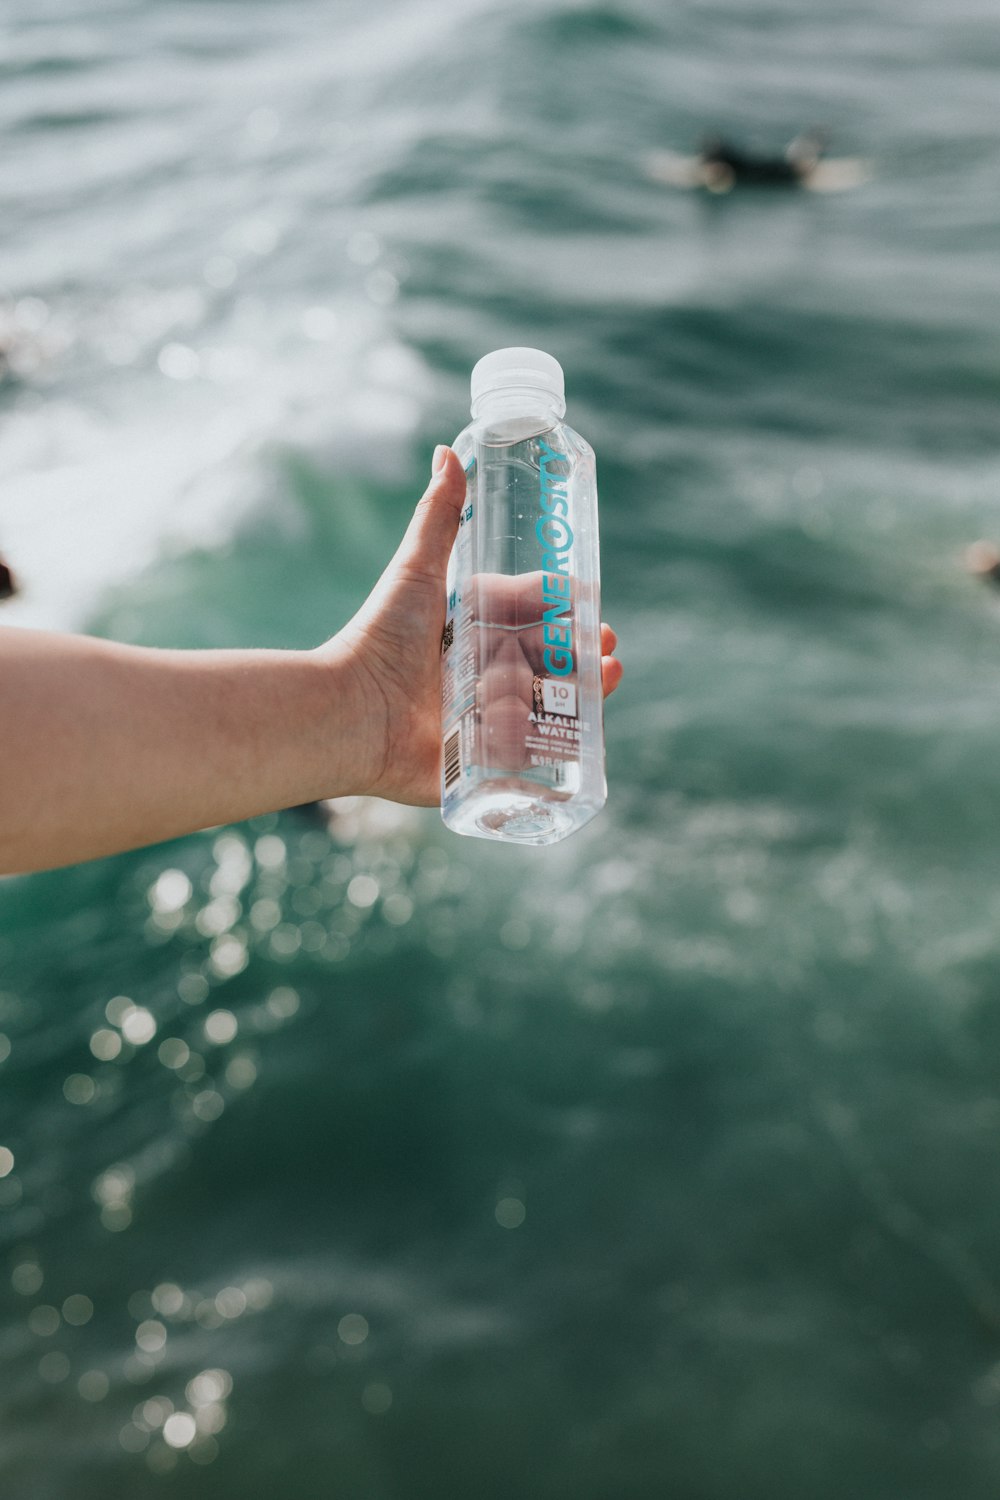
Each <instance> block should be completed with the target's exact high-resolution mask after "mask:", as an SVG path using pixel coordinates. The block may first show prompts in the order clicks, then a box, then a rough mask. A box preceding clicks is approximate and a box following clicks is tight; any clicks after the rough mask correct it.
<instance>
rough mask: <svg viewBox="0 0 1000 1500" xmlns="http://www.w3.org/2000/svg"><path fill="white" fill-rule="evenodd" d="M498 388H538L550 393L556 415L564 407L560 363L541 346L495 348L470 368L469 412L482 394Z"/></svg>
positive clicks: (511, 389) (485, 394) (564, 390)
mask: <svg viewBox="0 0 1000 1500" xmlns="http://www.w3.org/2000/svg"><path fill="white" fill-rule="evenodd" d="M498 391H541V392H543V393H544V394H545V395H548V396H551V397H552V399H553V404H554V405H556V406H558V409H559V415H560V416H562V415H563V413H564V412H565V410H566V383H565V381H564V379H563V372H562V365H561V364H560V363H559V361H558V360H557V359H553V358H552V355H551V354H545V353H543V351H542V350H541V349H494V350H493V353H492V354H484V355H483V357H482V359H481V360H480V361H479V363H478V364H477V365H476V366H475V368H474V369H473V371H472V415H473V416H475V415H476V414H477V408H478V406H479V403H480V402H481V401H482V400H483V398H484V397H485V396H490V395H492V394H493V393H494V392H498Z"/></svg>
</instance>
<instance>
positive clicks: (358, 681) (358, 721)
mask: <svg viewBox="0 0 1000 1500" xmlns="http://www.w3.org/2000/svg"><path fill="white" fill-rule="evenodd" d="M307 655H308V656H309V657H310V658H311V659H312V661H313V663H314V665H315V667H316V669H317V670H318V674H319V682H320V685H321V686H320V691H321V694H322V698H323V703H324V720H325V729H324V734H323V740H324V742H325V745H326V746H327V748H328V756H327V757H326V758H325V759H324V763H323V766H322V777H323V785H324V788H325V790H324V791H322V792H320V793H319V795H320V796H321V797H346V796H377V795H378V792H377V787H378V784H379V781H380V778H381V776H382V773H383V771H384V768H385V761H386V753H387V751H386V746H387V742H388V712H387V707H386V703H385V698H384V695H383V694H382V692H381V691H380V689H379V686H378V682H377V680H376V679H375V677H374V676H373V674H372V673H371V672H370V671H369V670H368V669H367V667H366V666H365V664H364V661H363V659H362V657H361V653H360V651H359V648H358V646H357V645H356V644H355V643H354V642H353V641H352V640H351V639H350V636H349V634H348V632H347V631H346V630H344V631H341V632H340V633H339V634H338V635H336V636H334V637H333V638H332V639H331V640H329V641H326V642H325V643H324V644H323V645H322V646H318V647H317V648H316V649H315V650H314V651H311V652H308V653H307Z"/></svg>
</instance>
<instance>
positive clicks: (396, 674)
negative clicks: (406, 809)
mask: <svg viewBox="0 0 1000 1500" xmlns="http://www.w3.org/2000/svg"><path fill="white" fill-rule="evenodd" d="M464 502H465V473H464V470H463V469H462V465H461V462H460V461H459V459H458V456H457V455H456V454H455V453H454V451H453V450H452V449H451V448H445V447H439V448H437V449H436V450H435V454H434V467H433V472H432V477H431V482H430V484H429V485H428V487H427V490H426V491H425V493H424V495H423V497H422V498H421V499H420V501H419V502H418V504H417V508H416V510H415V511H414V514H413V518H412V520H411V521H410V524H409V526H408V527H407V529H406V533H405V535H404V537H403V540H402V542H401V543H400V545H399V548H398V549H397V551H396V554H395V556H394V557H393V559H392V561H391V562H390V564H389V566H388V567H387V568H386V570H385V572H384V573H383V574H382V577H381V578H380V579H379V581H378V583H377V584H376V585H375V588H374V589H373V590H372V592H371V594H370V595H369V597H368V599H367V600H366V601H365V603H364V604H363V605H362V607H361V609H360V610H359V611H358V613H357V614H356V615H355V616H354V618H353V619H352V620H351V621H350V622H349V623H348V624H347V625H346V626H345V627H344V629H343V630H341V631H340V632H339V633H338V634H337V635H336V636H334V637H333V639H332V640H331V641H329V642H327V644H326V645H325V646H323V647H320V651H319V654H320V655H321V656H326V657H328V658H330V659H331V660H336V661H337V662H338V664H339V666H340V668H341V669H342V670H343V671H346V672H348V673H349V674H350V676H351V679H352V681H353V685H354V692H353V693H352V695H351V701H352V702H353V703H355V704H356V705H358V706H357V708H356V709H355V724H354V733H355V749H356V754H357V772H358V778H359V786H360V790H362V791H363V792H365V793H366V794H368V795H371V796H377V797H386V798H389V799H391V800H392V801H394V802H405V803H411V804H415V805H417V806H423V807H432V806H434V805H435V804H436V803H437V802H438V800H439V797H440V790H441V787H440V777H441V633H442V631H443V629H444V621H445V588H446V577H447V570H448V557H449V554H450V552H451V547H452V543H453V542H454V540H455V535H456V532H457V531H458V518H459V515H460V513H461V509H462V506H463V504H464ZM616 645H617V638H616V636H615V633H614V631H613V630H612V629H611V627H610V626H608V625H602V627H601V651H602V661H601V676H602V681H603V686H604V693H605V696H607V695H608V694H609V693H612V692H614V690H615V688H616V687H617V686H618V683H619V682H620V680H621V676H622V667H621V663H620V662H619V661H617V659H616V658H615V656H614V654H613V653H614V650H615V647H616ZM525 670H528V663H527V659H525ZM529 676H530V672H529ZM527 701H528V703H529V704H530V684H529V693H528V699H527ZM345 728H346V726H345Z"/></svg>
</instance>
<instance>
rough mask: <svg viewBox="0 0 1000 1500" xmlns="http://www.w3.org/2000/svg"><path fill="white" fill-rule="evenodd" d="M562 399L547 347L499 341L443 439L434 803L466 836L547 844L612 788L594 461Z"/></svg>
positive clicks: (589, 813) (559, 376)
mask: <svg viewBox="0 0 1000 1500" xmlns="http://www.w3.org/2000/svg"><path fill="white" fill-rule="evenodd" d="M565 410H566V402H565V398H564V395H563V372H562V369H561V368H560V366H559V364H558V363H557V361H556V360H554V359H553V358H552V356H551V355H549V354H544V353H542V351H541V350H540V349H498V350H496V351H495V352H494V353H492V354H487V355H486V356H485V358H483V359H481V360H480V361H479V363H478V364H477V365H476V367H475V369H474V370H473V372H472V421H471V423H470V424H469V426H468V427H466V428H465V430H464V432H462V433H461V434H460V435H459V437H458V438H457V439H456V441H455V444H454V448H455V451H456V453H457V454H458V456H459V458H460V459H461V461H462V463H463V465H464V467H465V473H466V482H467V489H466V501H465V506H464V508H463V511H462V519H461V524H460V526H459V531H458V537H457V539H456V542H455V547H454V550H453V551H452V555H451V562H450V564H449V569H448V612H447V618H446V623H445V631H444V640H443V643H442V651H443V658H442V688H443V703H442V733H443V739H444V758H443V769H442V779H441V815H442V817H443V818H444V821H445V823H446V824H447V825H448V827H449V828H451V829H453V830H454V831H455V832H456V833H466V834H472V835H473V836H475V837H477V838H489V839H503V840H505V841H509V842H516V843H519V844H552V843H555V842H556V840H557V839H562V838H565V837H566V836H567V834H570V833H574V832H575V831H576V829H578V828H582V827H583V825H584V824H585V823H588V822H589V821H590V819H591V818H592V817H594V815H595V814H596V813H598V812H600V810H601V808H602V807H603V806H604V803H605V800H606V798H607V785H606V782H605V776H604V696H603V692H602V689H601V639H600V631H601V626H600V568H599V561H598V541H597V480H596V466H595V462H594V452H593V449H592V448H591V447H590V445H589V444H588V443H586V442H584V440H583V438H582V437H580V436H579V434H578V433H576V432H574V431H573V429H572V428H571V427H567V426H566V425H565V423H564V422H563V420H562V418H563V415H564V413H565Z"/></svg>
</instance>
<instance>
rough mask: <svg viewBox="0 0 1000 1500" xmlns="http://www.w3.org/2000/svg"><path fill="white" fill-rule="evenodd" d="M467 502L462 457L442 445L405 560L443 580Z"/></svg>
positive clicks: (410, 534)
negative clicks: (439, 576)
mask: <svg viewBox="0 0 1000 1500" xmlns="http://www.w3.org/2000/svg"><path fill="white" fill-rule="evenodd" d="M464 503H465V471H464V469H463V468H462V465H461V463H460V461H459V458H458V455H457V454H456V453H455V452H454V451H453V450H452V449H451V448H446V447H444V446H443V445H441V446H439V447H437V448H435V450H434V467H433V470H432V474H431V482H430V484H429V485H428V486H427V488H426V490H425V491H424V493H423V495H422V496H421V498H420V500H418V502H417V508H416V510H415V511H414V512H413V517H412V519H411V521H410V524H409V526H408V527H407V528H406V535H405V536H404V538H403V544H402V546H401V548H400V555H401V560H403V559H405V562H406V563H407V564H408V566H410V567H411V568H414V569H416V570H417V571H419V572H421V573H430V574H440V575H441V577H442V578H443V577H444V574H445V572H446V571H447V567H448V554H449V552H450V551H451V545H452V543H453V542H454V540H455V533H456V531H457V530H458V518H459V516H460V515H461V513H462V506H463V504H464Z"/></svg>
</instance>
